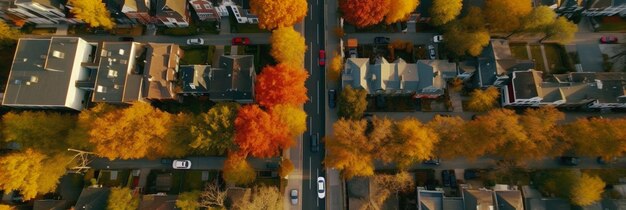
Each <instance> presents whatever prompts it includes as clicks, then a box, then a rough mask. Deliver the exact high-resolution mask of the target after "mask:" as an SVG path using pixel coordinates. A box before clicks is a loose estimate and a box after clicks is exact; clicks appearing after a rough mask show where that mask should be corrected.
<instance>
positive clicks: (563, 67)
mask: <svg viewBox="0 0 626 210" xmlns="http://www.w3.org/2000/svg"><path fill="white" fill-rule="evenodd" d="M543 46H544V50H545V52H546V58H547V59H548V65H549V67H550V73H552V74H559V73H566V72H568V71H569V70H573V66H571V67H570V66H569V65H568V60H567V57H564V56H565V55H566V53H565V48H563V46H561V45H558V44H544V45H543Z"/></svg>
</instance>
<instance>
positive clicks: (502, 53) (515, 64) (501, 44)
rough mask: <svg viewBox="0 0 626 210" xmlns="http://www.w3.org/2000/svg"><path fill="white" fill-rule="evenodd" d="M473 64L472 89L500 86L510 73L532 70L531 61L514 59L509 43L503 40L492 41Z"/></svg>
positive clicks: (532, 64)
mask: <svg viewBox="0 0 626 210" xmlns="http://www.w3.org/2000/svg"><path fill="white" fill-rule="evenodd" d="M473 63H474V64H475V65H476V68H475V71H474V73H473V74H472V76H471V79H472V83H471V84H472V86H473V87H474V88H477V87H489V86H501V85H503V82H504V81H506V80H507V79H508V74H509V73H510V72H513V71H522V70H528V69H532V68H534V63H533V62H532V61H530V60H519V59H516V58H514V57H513V55H512V54H511V48H510V47H509V42H508V41H507V40H504V39H492V40H491V41H490V42H489V45H488V46H487V47H485V48H484V49H483V51H482V53H481V55H480V56H479V57H478V58H477V59H476V61H475V62H473ZM476 72H477V73H478V74H476ZM462 73H466V72H462Z"/></svg>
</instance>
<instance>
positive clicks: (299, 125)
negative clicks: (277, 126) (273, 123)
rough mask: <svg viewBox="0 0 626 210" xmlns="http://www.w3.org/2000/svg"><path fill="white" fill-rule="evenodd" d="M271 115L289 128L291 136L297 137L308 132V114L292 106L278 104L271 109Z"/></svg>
mask: <svg viewBox="0 0 626 210" xmlns="http://www.w3.org/2000/svg"><path fill="white" fill-rule="evenodd" d="M270 115H271V116H272V117H275V118H276V120H277V121H279V122H282V124H283V125H285V126H287V130H288V131H289V135H290V136H292V137H296V136H299V135H301V134H302V133H304V131H306V112H304V110H302V108H300V107H296V106H294V105H290V104H278V105H275V106H273V107H272V108H271V111H270Z"/></svg>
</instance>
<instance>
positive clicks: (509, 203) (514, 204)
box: [495, 190, 524, 210]
mask: <svg viewBox="0 0 626 210" xmlns="http://www.w3.org/2000/svg"><path fill="white" fill-rule="evenodd" d="M495 192H496V202H497V203H498V210H524V203H523V200H522V192H520V191H518V190H506V191H495Z"/></svg>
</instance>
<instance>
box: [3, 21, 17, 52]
mask: <svg viewBox="0 0 626 210" xmlns="http://www.w3.org/2000/svg"><path fill="white" fill-rule="evenodd" d="M20 34H21V33H20V31H18V30H16V29H13V28H11V27H9V25H7V23H6V22H4V21H3V20H0V48H3V47H6V46H8V45H12V44H15V41H17V39H18V38H20Z"/></svg>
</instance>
